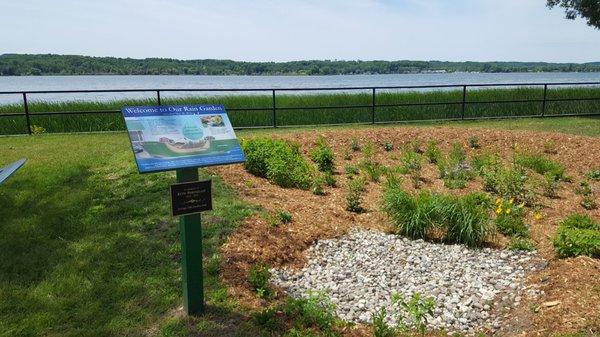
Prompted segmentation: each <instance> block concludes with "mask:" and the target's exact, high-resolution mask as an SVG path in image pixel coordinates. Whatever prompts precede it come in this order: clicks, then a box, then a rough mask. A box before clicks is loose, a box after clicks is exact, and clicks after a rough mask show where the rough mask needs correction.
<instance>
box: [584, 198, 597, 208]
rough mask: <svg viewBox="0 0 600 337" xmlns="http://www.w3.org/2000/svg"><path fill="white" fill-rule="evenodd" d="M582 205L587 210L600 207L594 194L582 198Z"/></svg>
mask: <svg viewBox="0 0 600 337" xmlns="http://www.w3.org/2000/svg"><path fill="white" fill-rule="evenodd" d="M581 207H583V208H585V209H587V210H593V209H596V208H598V205H597V204H596V200H594V197H593V196H592V195H586V196H584V197H583V199H581Z"/></svg>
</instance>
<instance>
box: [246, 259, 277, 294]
mask: <svg viewBox="0 0 600 337" xmlns="http://www.w3.org/2000/svg"><path fill="white" fill-rule="evenodd" d="M270 278H271V272H270V271H269V267H268V266H267V265H265V264H263V263H256V264H254V265H253V266H252V267H250V272H249V275H248V281H249V282H250V285H251V286H252V289H253V290H254V291H256V293H257V294H258V297H261V298H268V297H270V296H271V295H272V290H271V287H270V286H269V279H270Z"/></svg>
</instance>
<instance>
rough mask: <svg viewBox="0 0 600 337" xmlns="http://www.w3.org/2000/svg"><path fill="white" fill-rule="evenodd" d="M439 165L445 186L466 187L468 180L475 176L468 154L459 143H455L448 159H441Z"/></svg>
mask: <svg viewBox="0 0 600 337" xmlns="http://www.w3.org/2000/svg"><path fill="white" fill-rule="evenodd" d="M437 166H438V170H439V173H440V178H442V179H444V186H446V187H448V188H450V189H457V188H464V187H465V186H466V185H467V181H469V180H472V179H473V178H474V177H475V174H474V172H473V170H472V168H471V165H470V164H469V162H468V161H467V155H466V154H465V152H464V150H463V148H462V146H461V145H460V144H458V143H455V144H453V146H452V151H451V152H450V155H449V156H448V160H443V159H439V160H438V162H437Z"/></svg>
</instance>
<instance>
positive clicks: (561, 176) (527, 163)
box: [514, 153, 566, 180]
mask: <svg viewBox="0 0 600 337" xmlns="http://www.w3.org/2000/svg"><path fill="white" fill-rule="evenodd" d="M514 162H515V164H517V165H521V166H523V167H526V168H528V169H531V170H533V171H534V172H537V173H539V174H542V175H545V174H547V173H548V174H550V175H551V176H553V177H554V179H555V180H565V179H566V177H565V167H564V166H563V165H562V164H560V163H557V162H555V161H553V160H551V159H548V158H546V157H544V156H542V155H534V154H523V153H517V154H515V157H514Z"/></svg>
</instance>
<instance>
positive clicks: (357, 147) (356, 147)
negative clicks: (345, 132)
mask: <svg viewBox="0 0 600 337" xmlns="http://www.w3.org/2000/svg"><path fill="white" fill-rule="evenodd" d="M350 148H351V149H352V151H354V152H358V151H360V149H361V147H360V143H359V142H358V139H356V138H352V140H351V141H350Z"/></svg>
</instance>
